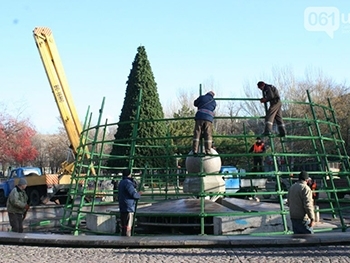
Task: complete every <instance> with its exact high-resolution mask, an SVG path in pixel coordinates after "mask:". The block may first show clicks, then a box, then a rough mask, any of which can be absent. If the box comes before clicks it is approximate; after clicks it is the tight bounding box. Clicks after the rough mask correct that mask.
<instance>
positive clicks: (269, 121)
mask: <svg viewBox="0 0 350 263" xmlns="http://www.w3.org/2000/svg"><path fill="white" fill-rule="evenodd" d="M257 85H258V88H259V89H260V90H262V92H263V98H261V99H260V102H261V103H266V102H270V107H269V108H268V110H267V113H266V116H265V130H264V133H263V134H262V135H263V136H269V135H271V134H272V125H273V122H274V121H276V123H277V126H278V131H279V136H280V137H284V136H286V128H285V126H284V122H283V118H282V109H281V108H282V103H281V99H280V95H279V92H278V90H277V88H276V87H275V86H273V85H271V84H266V83H265V82H263V81H259V82H258V84H257Z"/></svg>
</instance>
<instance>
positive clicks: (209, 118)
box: [192, 91, 216, 155]
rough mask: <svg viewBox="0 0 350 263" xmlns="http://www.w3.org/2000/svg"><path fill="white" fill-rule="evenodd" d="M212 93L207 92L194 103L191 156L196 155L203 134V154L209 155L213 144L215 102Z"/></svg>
mask: <svg viewBox="0 0 350 263" xmlns="http://www.w3.org/2000/svg"><path fill="white" fill-rule="evenodd" d="M214 96H215V94H214V92H213V91H209V92H208V93H207V94H205V95H201V96H199V97H198V98H197V99H196V100H195V101H194V103H193V104H194V106H195V107H197V108H198V109H197V112H196V115H195V117H194V119H195V121H196V123H195V126H194V131H193V142H192V152H193V155H197V154H198V147H199V140H200V138H201V135H202V134H203V138H204V148H205V153H206V154H210V153H211V148H212V144H213V120H214V110H215V108H216V102H215V99H214Z"/></svg>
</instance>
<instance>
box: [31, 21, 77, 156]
mask: <svg viewBox="0 0 350 263" xmlns="http://www.w3.org/2000/svg"><path fill="white" fill-rule="evenodd" d="M33 33H34V39H35V42H36V45H37V48H38V50H39V53H40V57H41V60H42V62H43V64H44V68H45V71H46V75H47V78H48V79H49V82H50V85H51V89H52V93H53V94H54V97H55V101H56V104H57V106H58V109H59V112H60V115H61V118H62V121H63V124H64V127H65V129H66V132H67V135H68V138H69V141H70V143H71V148H72V150H73V152H74V154H76V150H77V148H78V147H79V144H80V134H81V131H82V127H81V123H80V121H79V118H78V114H77V111H76V108H75V106H74V103H73V99H72V95H71V93H70V89H69V85H68V82H67V79H66V76H65V73H64V70H63V66H62V63H61V60H60V57H59V53H58V50H57V47H56V44H55V40H54V38H53V34H52V31H51V29H49V28H47V27H36V28H35V29H34V30H33Z"/></svg>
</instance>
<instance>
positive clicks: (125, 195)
mask: <svg viewBox="0 0 350 263" xmlns="http://www.w3.org/2000/svg"><path fill="white" fill-rule="evenodd" d="M140 197H141V193H139V192H137V190H136V184H135V181H134V179H133V178H132V175H131V171H130V170H129V169H126V170H124V171H123V179H122V180H121V181H120V182H119V185H118V202H119V212H120V226H121V235H122V236H131V232H132V226H133V221H134V213H135V209H136V208H135V204H136V200H138V199H140Z"/></svg>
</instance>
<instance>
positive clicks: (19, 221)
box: [6, 178, 29, 233]
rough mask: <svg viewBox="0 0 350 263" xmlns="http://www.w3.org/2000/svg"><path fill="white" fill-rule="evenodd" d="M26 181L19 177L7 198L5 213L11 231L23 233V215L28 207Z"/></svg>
mask: <svg viewBox="0 0 350 263" xmlns="http://www.w3.org/2000/svg"><path fill="white" fill-rule="evenodd" d="M26 187H27V181H26V179H24V178H20V179H19V181H18V183H17V185H16V186H15V188H13V189H12V191H11V193H10V194H9V197H8V199H7V204H6V207H7V213H8V215H9V221H10V225H11V228H12V232H18V233H23V220H24V217H25V216H24V215H25V214H26V213H27V211H28V209H29V205H28V204H27V202H28V196H27V194H26V191H25V189H26Z"/></svg>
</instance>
